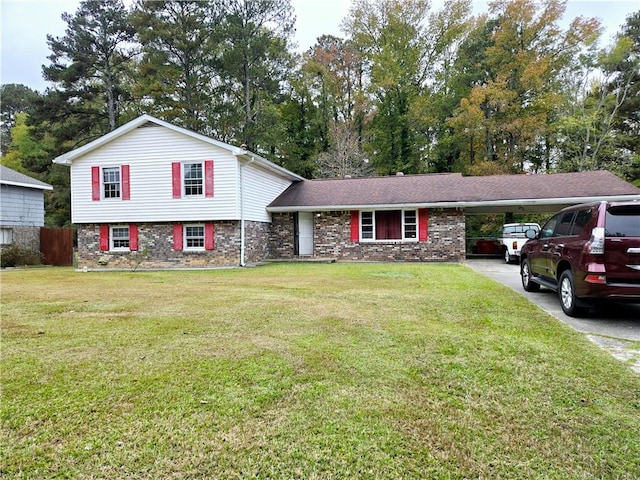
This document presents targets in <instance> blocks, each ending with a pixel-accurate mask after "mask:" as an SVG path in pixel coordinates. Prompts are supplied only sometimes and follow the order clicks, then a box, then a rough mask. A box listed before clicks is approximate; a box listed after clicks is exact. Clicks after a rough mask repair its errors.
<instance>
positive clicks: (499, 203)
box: [267, 195, 640, 213]
mask: <svg viewBox="0 0 640 480" xmlns="http://www.w3.org/2000/svg"><path fill="white" fill-rule="evenodd" d="M603 200H606V201H610V202H627V201H640V195H602V196H593V197H562V198H527V199H515V200H490V201H473V202H465V201H461V202H425V203H402V204H376V205H372V204H353V205H306V206H286V207H267V211H268V212H271V213H288V212H321V211H340V210H393V209H399V208H404V209H407V208H473V207H510V206H513V207H518V206H527V205H564V204H576V205H577V204H580V203H591V202H599V201H603Z"/></svg>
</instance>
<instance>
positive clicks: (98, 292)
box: [0, 264, 640, 479]
mask: <svg viewBox="0 0 640 480" xmlns="http://www.w3.org/2000/svg"><path fill="white" fill-rule="evenodd" d="M0 279H1V282H2V324H1V325H2V414H1V415H2V436H3V441H2V444H3V447H2V449H3V451H2V462H1V463H2V466H1V467H0V468H1V470H0V476H2V478H7V479H12V478H34V479H35V478H81V479H89V478H91V479H94V478H104V479H114V478H136V479H137V478H141V479H142V478H153V479H156V478H163V479H169V478H171V479H196V478H225V479H234V478H243V479H244V478H257V479H266V478H278V479H288V478H292V479H293V478H304V479H320V478H322V479H331V478H367V479H369V478H371V479H374V478H380V479H393V478H398V479H411V478H415V479H425V478H444V479H456V478H460V479H462V478H509V479H512V478H523V479H524V478H527V479H529V478H545V479H565V478H566V479H568V478H571V479H573V478H612V479H616V478H619V479H624V478H629V479H631V478H639V477H640V435H639V431H640V426H639V425H640V424H639V421H638V418H640V379H639V378H638V376H637V375H636V374H634V373H633V372H632V371H631V370H630V369H629V368H628V367H626V366H625V365H624V364H622V363H619V362H618V361H616V360H614V359H613V358H610V357H609V356H608V355H607V354H606V353H604V352H602V351H600V350H599V349H597V348H596V347H595V346H593V345H592V344H591V343H590V342H588V341H587V340H586V339H584V338H583V336H581V335H579V334H578V333H576V332H574V331H572V330H570V329H568V328H567V327H565V326H564V325H562V324H560V323H559V322H557V321H556V320H554V319H553V318H552V317H550V316H548V315H546V314H545V313H543V312H542V311H541V310H539V309H537V308H535V307H533V306H532V305H531V304H530V303H528V302H527V301H526V300H525V299H524V298H523V297H521V296H519V295H515V294H514V293H513V292H512V291H511V290H509V289H507V288H506V287H503V286H501V285H499V284H497V283H496V282H493V281H492V280H489V279H486V278H484V277H482V276H480V275H479V274H476V273H474V272H473V271H471V270H470V269H468V268H467V267H465V266H462V265H444V264H334V265H309V264H291V265H271V266H266V267H259V268H254V269H237V270H217V271H182V272H177V271H174V272H136V273H75V272H73V271H71V270H68V269H55V268H42V269H24V270H15V271H5V272H2V274H1V278H0Z"/></svg>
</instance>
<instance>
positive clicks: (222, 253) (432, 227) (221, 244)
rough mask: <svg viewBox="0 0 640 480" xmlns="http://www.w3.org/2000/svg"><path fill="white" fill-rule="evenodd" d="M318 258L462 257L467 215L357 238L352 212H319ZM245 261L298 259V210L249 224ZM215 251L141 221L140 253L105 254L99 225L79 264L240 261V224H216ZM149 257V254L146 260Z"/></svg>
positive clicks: (81, 248) (439, 213) (86, 230)
mask: <svg viewBox="0 0 640 480" xmlns="http://www.w3.org/2000/svg"><path fill="white" fill-rule="evenodd" d="M313 218H314V254H313V255H314V257H316V258H337V259H338V260H344V261H382V262H394V261H420V262H427V261H461V260H463V259H464V257H465V238H464V235H465V217H464V213H463V212H461V211H458V210H453V209H450V210H435V209H431V210H429V231H428V234H429V236H428V239H427V241H426V242H402V241H389V242H352V241H351V226H350V225H351V223H350V212H348V211H333V212H320V213H319V214H317V213H316V214H314V217H313ZM245 235H246V242H245V262H246V263H255V262H259V261H261V260H264V259H266V258H284V259H291V258H294V257H295V255H294V252H295V245H294V214H293V213H275V214H273V215H272V223H271V224H269V223H263V222H246V224H245ZM214 241H215V249H214V250H211V251H198V252H183V251H174V250H173V225H172V224H138V243H139V250H138V252H101V251H100V248H99V245H100V227H99V225H83V226H81V227H79V228H78V266H79V267H80V268H82V267H87V268H91V269H99V268H124V269H130V268H131V269H132V268H136V267H137V268H140V269H145V268H206V267H218V266H237V265H239V264H240V222H238V221H220V222H215V238H214ZM143 256H144V258H142V257H143Z"/></svg>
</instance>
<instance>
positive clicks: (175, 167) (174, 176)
mask: <svg viewBox="0 0 640 480" xmlns="http://www.w3.org/2000/svg"><path fill="white" fill-rule="evenodd" d="M180 170H181V169H180V162H173V163H172V164H171V184H172V186H173V198H180V197H181V196H182V178H181V177H180Z"/></svg>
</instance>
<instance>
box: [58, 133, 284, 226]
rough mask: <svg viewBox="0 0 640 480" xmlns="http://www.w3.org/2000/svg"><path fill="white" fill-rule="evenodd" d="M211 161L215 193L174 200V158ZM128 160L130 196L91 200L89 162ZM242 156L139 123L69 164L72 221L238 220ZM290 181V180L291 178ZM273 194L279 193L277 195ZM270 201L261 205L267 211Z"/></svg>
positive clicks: (108, 163)
mask: <svg viewBox="0 0 640 480" xmlns="http://www.w3.org/2000/svg"><path fill="white" fill-rule="evenodd" d="M205 160H213V163H214V197H213V198H210V197H209V198H206V197H204V196H203V195H198V196H184V197H183V198H179V199H174V198H173V191H172V170H171V164H172V162H181V163H183V164H188V163H202V162H204V161H205ZM123 163H126V164H128V165H130V192H131V200H130V201H127V202H117V203H115V202H104V201H98V202H94V201H91V167H92V166H96V165H99V166H100V167H102V168H103V169H104V168H109V167H119V166H120V165H122V164H123ZM237 178H238V161H237V159H236V157H235V156H233V155H232V154H231V153H230V152H228V151H227V150H225V149H223V148H219V147H217V146H214V145H210V144H208V143H206V142H203V141H200V140H198V139H194V138H191V137H189V136H186V135H183V134H181V133H179V132H175V131H173V130H170V129H167V128H164V127H161V126H154V127H143V128H137V129H135V130H133V131H132V132H130V133H128V134H126V135H123V136H122V137H120V138H117V139H115V140H114V141H112V142H110V143H107V144H106V145H104V146H102V147H100V148H98V149H96V150H93V151H91V152H89V153H88V154H87V155H85V156H83V157H81V158H78V159H76V160H75V161H74V162H73V165H72V166H71V191H72V221H73V223H134V222H171V221H183V222H188V221H199V220H202V219H211V220H237V219H238V218H239V207H238V204H239V202H238V198H237V196H236V189H237ZM287 185H288V183H287ZM273 198H275V197H273ZM265 207H266V204H265V205H264V206H263V210H264V208H265Z"/></svg>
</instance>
